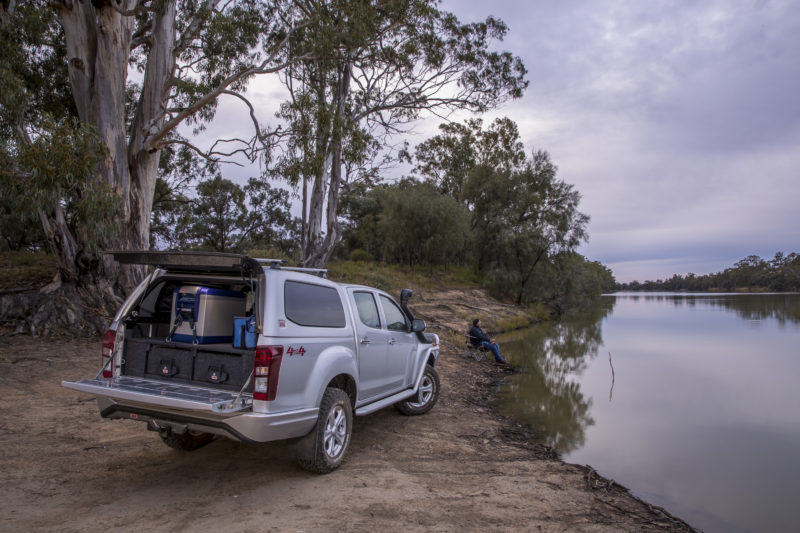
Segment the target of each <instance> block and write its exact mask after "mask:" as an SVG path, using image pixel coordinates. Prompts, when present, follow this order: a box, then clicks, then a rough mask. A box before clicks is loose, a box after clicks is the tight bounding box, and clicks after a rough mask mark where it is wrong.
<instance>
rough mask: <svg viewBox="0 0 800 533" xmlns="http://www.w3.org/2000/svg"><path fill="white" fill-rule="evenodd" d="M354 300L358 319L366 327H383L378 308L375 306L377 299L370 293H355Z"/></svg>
mask: <svg viewBox="0 0 800 533" xmlns="http://www.w3.org/2000/svg"><path fill="white" fill-rule="evenodd" d="M353 299H355V301H356V309H357V310H358V318H360V319H361V322H363V323H364V325H365V326H369V327H371V328H379V327H381V319H380V317H379V316H378V306H377V305H376V304H375V297H374V296H372V293H369V292H354V293H353Z"/></svg>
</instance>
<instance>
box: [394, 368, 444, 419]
mask: <svg viewBox="0 0 800 533" xmlns="http://www.w3.org/2000/svg"><path fill="white" fill-rule="evenodd" d="M438 399H439V373H438V372H436V369H435V368H433V367H432V366H431V365H425V373H424V374H423V375H422V381H421V382H420V384H419V390H418V391H417V395H416V396H412V397H411V398H409V399H408V400H405V401H402V402H399V403H396V404H395V407H396V408H397V410H398V411H400V412H401V413H403V414H404V415H409V416H410V415H424V414H425V413H427V412H428V411H430V410H431V409H433V406H434V405H436V401H437V400H438Z"/></svg>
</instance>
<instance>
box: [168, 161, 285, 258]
mask: <svg viewBox="0 0 800 533" xmlns="http://www.w3.org/2000/svg"><path fill="white" fill-rule="evenodd" d="M156 197H157V198H160V201H159V202H158V203H157V204H155V206H154V211H153V228H154V230H155V232H154V234H155V235H156V236H157V240H155V241H154V246H155V247H164V248H169V249H186V248H194V249H200V250H213V251H217V252H242V251H244V250H247V249H259V248H260V249H268V248H275V249H277V250H280V252H281V255H288V256H291V255H292V254H293V253H294V250H295V249H296V241H297V238H296V232H297V228H296V226H297V222H296V220H295V219H294V218H292V216H291V215H290V213H289V193H288V192H287V191H285V190H282V189H277V188H273V187H271V186H270V185H269V183H268V182H266V181H265V180H263V179H256V178H251V179H250V180H249V181H248V183H247V185H245V186H244V187H241V186H239V185H237V184H236V183H233V182H232V181H230V180H227V179H224V178H222V177H221V176H215V177H214V178H211V179H207V180H204V181H201V182H200V183H199V184H198V185H197V188H196V196H195V197H190V196H188V195H186V194H183V193H180V192H174V191H170V190H169V186H168V185H167V183H166V182H165V181H164V180H159V182H158V183H157V186H156ZM273 255H274V254H273Z"/></svg>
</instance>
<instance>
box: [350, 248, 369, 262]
mask: <svg viewBox="0 0 800 533" xmlns="http://www.w3.org/2000/svg"><path fill="white" fill-rule="evenodd" d="M370 260H372V256H371V255H369V252H367V251H365V250H362V249H361V248H356V249H355V250H353V251H352V252H350V261H355V262H359V261H360V262H364V261H370Z"/></svg>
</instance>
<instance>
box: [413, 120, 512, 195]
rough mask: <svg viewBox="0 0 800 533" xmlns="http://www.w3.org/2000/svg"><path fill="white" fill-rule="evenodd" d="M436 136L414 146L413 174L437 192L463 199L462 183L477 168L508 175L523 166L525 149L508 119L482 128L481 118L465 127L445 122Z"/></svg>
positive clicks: (471, 121) (463, 184)
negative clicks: (428, 182) (432, 184)
mask: <svg viewBox="0 0 800 533" xmlns="http://www.w3.org/2000/svg"><path fill="white" fill-rule="evenodd" d="M439 131H440V132H441V133H440V134H439V135H436V136H434V137H431V138H430V139H428V140H426V141H424V142H422V143H420V144H419V145H417V147H416V149H415V154H416V162H417V165H416V167H415V169H414V170H415V171H416V172H419V173H420V174H421V175H423V176H425V177H426V178H427V179H428V180H430V181H432V182H433V183H435V184H436V185H437V186H438V187H439V189H440V190H441V191H442V192H443V193H445V194H449V195H451V196H453V197H455V198H458V199H461V200H465V197H464V191H463V188H464V186H465V181H466V180H467V178H468V176H469V175H470V173H471V172H472V171H473V170H474V169H475V168H476V167H483V168H486V169H492V170H493V171H495V172H500V173H511V172H513V171H515V170H520V169H522V168H523V167H524V164H525V148H524V146H523V145H522V142H521V141H520V138H519V129H518V128H517V125H516V124H515V123H514V122H513V121H512V120H511V119H509V118H507V117H504V118H498V119H497V120H495V121H494V122H493V123H492V124H490V125H489V127H488V128H487V129H486V130H484V129H483V121H482V120H481V119H470V120H467V121H466V122H465V123H464V124H459V123H457V122H445V123H443V124H441V125H439Z"/></svg>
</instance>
